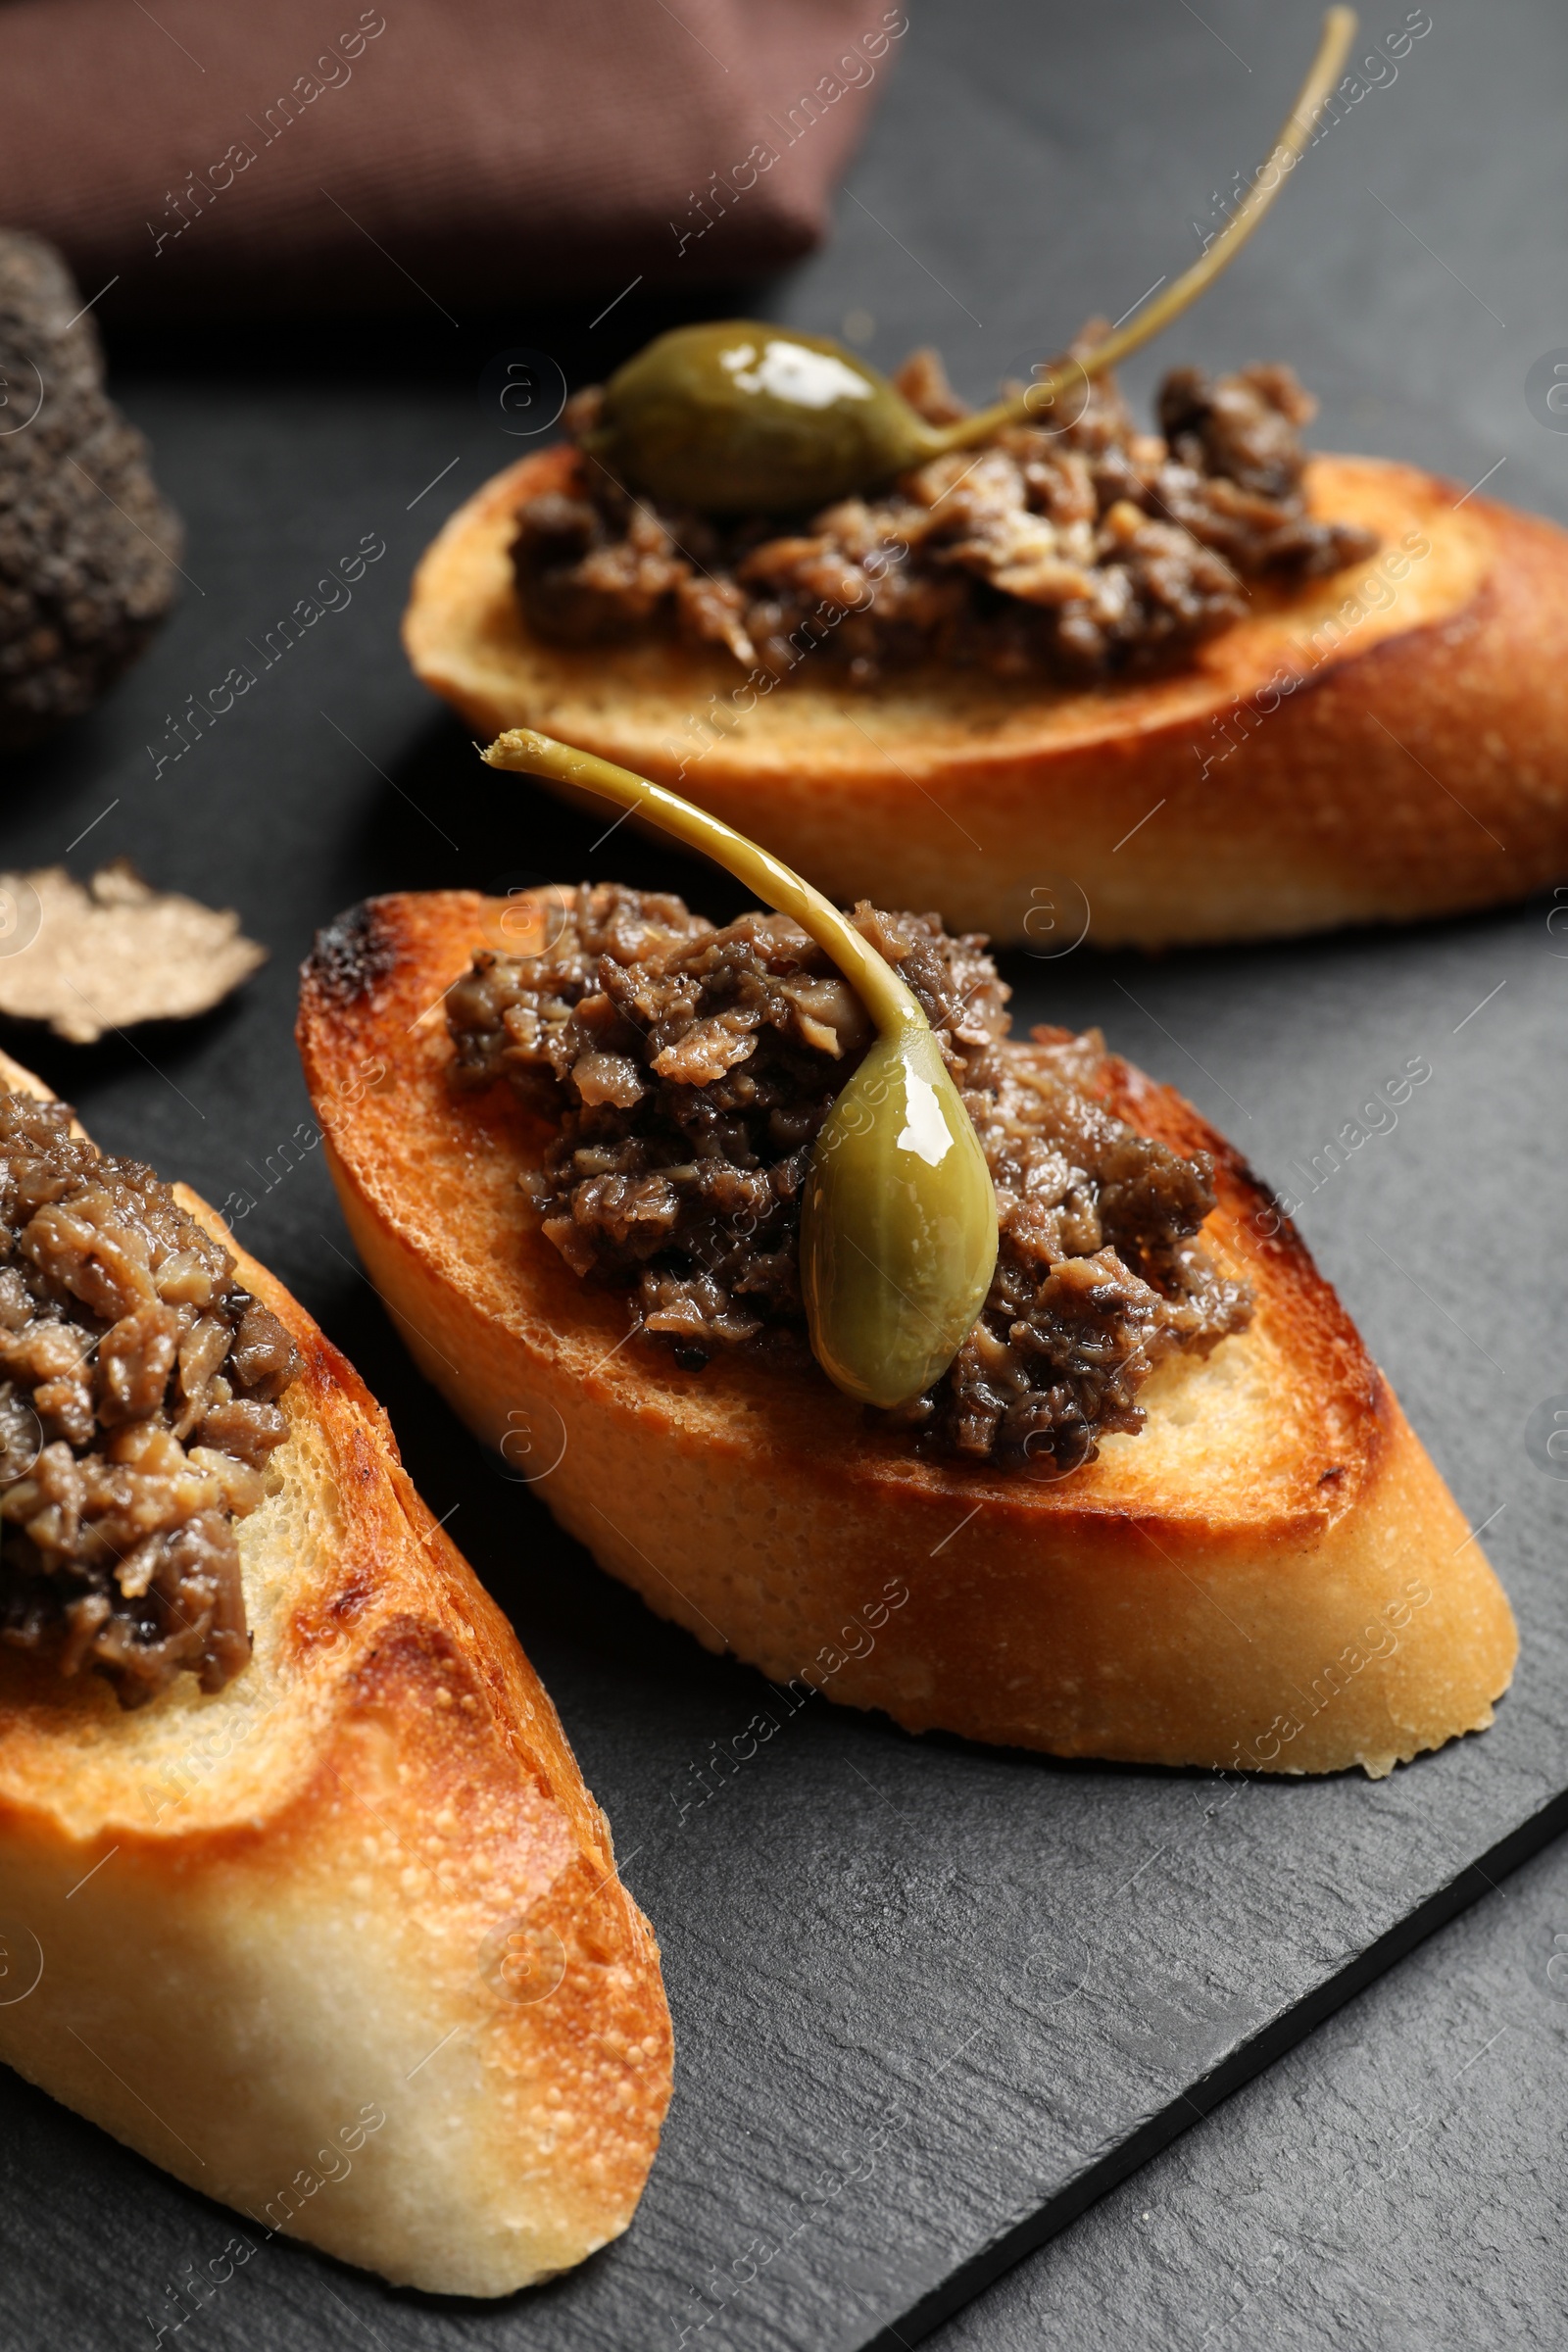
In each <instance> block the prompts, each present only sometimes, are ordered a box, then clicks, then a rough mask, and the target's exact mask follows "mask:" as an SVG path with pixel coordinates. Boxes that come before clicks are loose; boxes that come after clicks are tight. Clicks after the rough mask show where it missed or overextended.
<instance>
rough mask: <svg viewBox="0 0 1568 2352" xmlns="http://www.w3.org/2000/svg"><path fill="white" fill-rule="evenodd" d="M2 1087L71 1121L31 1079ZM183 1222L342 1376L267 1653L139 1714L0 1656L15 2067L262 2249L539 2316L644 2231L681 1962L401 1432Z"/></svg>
mask: <svg viewBox="0 0 1568 2352" xmlns="http://www.w3.org/2000/svg"><path fill="white" fill-rule="evenodd" d="M0 1084H4V1085H6V1086H10V1087H17V1086H21V1085H25V1086H26V1087H27V1088H28V1090H29V1091H31V1092H33V1093H36V1094H38V1095H40V1096H41V1095H44V1094H45V1093H46V1091H47V1090H45V1089H44V1088H42V1087H41V1086H40V1085H39V1084H38V1082H37V1081H36V1080H32V1079H29V1078H28V1077H27V1074H26V1073H25V1072H22V1071H19V1070H18V1069H17V1067H16V1065H15V1064H12V1063H9V1062H3V1060H0ZM175 1191H176V1197H177V1198H178V1199H179V1201H181V1203H182V1204H183V1206H184V1207H185V1208H186V1209H188V1210H189V1211H190V1213H191V1214H192V1215H193V1216H196V1217H198V1218H199V1219H200V1220H201V1222H202V1223H203V1224H204V1225H206V1226H207V1227H208V1229H209V1230H210V1231H211V1232H213V1233H216V1234H217V1235H219V1236H220V1237H221V1239H222V1240H223V1241H224V1242H225V1243H226V1245H227V1247H228V1248H229V1249H230V1250H232V1251H233V1254H234V1257H235V1259H236V1261H237V1264H238V1267H239V1273H240V1279H241V1280H242V1281H243V1282H244V1283H245V1285H246V1286H247V1288H249V1289H250V1290H252V1291H254V1292H255V1293H256V1295H257V1296H258V1297H259V1298H261V1299H265V1300H266V1302H267V1304H268V1305H269V1306H270V1307H271V1308H272V1310H273V1312H274V1313H276V1314H277V1315H278V1316H280V1317H281V1318H282V1320H283V1322H284V1323H285V1324H286V1326H287V1327H288V1330H289V1332H290V1335H291V1336H292V1338H293V1340H294V1342H295V1345H296V1346H297V1347H298V1348H299V1349H300V1351H301V1353H302V1355H303V1357H304V1359H305V1368H304V1370H303V1372H302V1373H301V1375H300V1377H299V1378H298V1379H297V1380H296V1381H295V1382H294V1384H293V1386H292V1387H291V1388H290V1389H289V1390H288V1392H287V1393H286V1395H285V1397H284V1399H283V1405H284V1410H285V1411H286V1412H287V1414H288V1416H289V1420H290V1424H291V1430H290V1435H289V1437H288V1439H287V1440H286V1441H285V1443H284V1445H283V1446H282V1447H281V1448H280V1449H279V1452H278V1454H277V1455H276V1456H275V1457H274V1458H275V1462H276V1465H277V1467H278V1468H279V1469H280V1470H281V1471H282V1473H283V1489H282V1492H281V1493H280V1494H279V1495H275V1496H274V1497H273V1498H272V1499H271V1500H270V1501H269V1502H267V1503H265V1504H264V1505H263V1507H262V1508H261V1510H260V1511H258V1512H257V1513H256V1514H255V1516H254V1517H252V1518H250V1519H247V1520H245V1521H243V1522H242V1523H241V1524H240V1526H239V1528H238V1536H239V1544H240V1551H241V1556H242V1563H243V1573H244V1580H245V1596H246V1605H247V1609H248V1612H249V1617H250V1623H251V1626H252V1629H253V1632H254V1634H255V1642H256V1654H255V1657H254V1660H253V1662H252V1664H251V1665H250V1666H249V1667H248V1668H247V1669H246V1670H245V1672H244V1673H242V1674H240V1675H239V1676H237V1677H236V1678H235V1680H234V1681H233V1682H232V1683H230V1684H229V1686H228V1688H227V1689H226V1690H224V1691H221V1692H220V1693H218V1694H217V1695H216V1696H211V1697H205V1696H203V1695H202V1694H201V1692H200V1691H198V1690H197V1689H196V1686H195V1683H194V1680H193V1678H192V1677H190V1676H182V1677H180V1678H179V1681H178V1683H177V1684H176V1685H175V1686H173V1687H172V1689H171V1690H170V1691H167V1692H166V1693H165V1694H164V1695H163V1696H162V1697H161V1698H159V1699H157V1700H156V1701H155V1702H154V1703H153V1704H152V1705H150V1706H148V1707H146V1708H144V1709H142V1710H141V1711H139V1712H136V1713H133V1714H125V1713H123V1712H122V1711H121V1709H120V1707H119V1706H118V1704H117V1703H116V1700H115V1698H114V1696H113V1695H112V1693H111V1691H110V1690H109V1688H108V1686H107V1684H105V1683H104V1682H102V1681H101V1680H98V1679H89V1678H83V1680H82V1681H80V1682H79V1683H62V1682H60V1681H59V1679H58V1678H56V1677H54V1676H52V1675H51V1674H50V1673H48V1672H47V1671H46V1670H43V1669H41V1668H40V1667H39V1665H38V1663H37V1661H35V1660H34V1659H32V1658H30V1657H27V1656H24V1655H22V1654H20V1653H18V1652H16V1651H8V1650H0V1917H3V1930H4V1940H5V1943H6V1947H7V1954H8V1975H9V1982H10V1983H11V1984H12V1985H16V1984H17V1983H18V1982H19V1978H20V1977H21V1975H22V1974H23V1973H24V1972H25V1971H28V1970H30V1968H31V1965H32V1961H33V1958H34V1955H36V1956H37V1957H38V1959H39V1961H40V1962H41V1976H40V1977H39V1981H38V1983H37V1985H36V1986H35V1987H34V1988H33V1989H32V1990H31V1991H29V1992H27V1993H26V1994H25V1997H22V1998H13V1999H10V2000H9V2001H0V2057H4V2058H5V2059H6V2060H7V2061H8V2062H9V2063H10V2064H11V2065H13V2066H15V2067H17V2068H18V2069H19V2070H20V2072H22V2073H23V2074H25V2075H26V2076H27V2077H29V2079H30V2080H31V2081H33V2082H38V2083H40V2084H42V2086H43V2087H44V2088H45V2089H46V2090H49V2091H51V2092H52V2093H53V2094H54V2095H55V2097H57V2098H60V2099H63V2100H64V2101H65V2102H66V2104H67V2105H68V2106H72V2107H74V2108H76V2109H77V2110H78V2111H79V2112H80V2113H81V2114H83V2115H86V2116H89V2117H91V2118H92V2120H93V2121H94V2122H96V2123H99V2124H102V2125H103V2126H104V2127H105V2128H106V2129H107V2130H108V2131H113V2132H114V2133H115V2134H116V2136H117V2137H119V2138H121V2139H123V2140H125V2141H127V2142H128V2143H129V2144H130V2145H131V2146H132V2147H135V2148H139V2149H140V2150H141V2151H142V2153H143V2154H144V2155H147V2156H149V2157H151V2158H152V2159H153V2161H154V2162H155V2163H158V2164H161V2165H163V2166H164V2167H165V2168H166V2169H167V2170H168V2171H170V2172H172V2173H174V2174H176V2175H177V2176H178V2177H179V2178H180V2179H181V2180H185V2181H187V2182H188V2183H189V2184H190V2185H191V2186H192V2187H193V2188H199V2189H201V2190H202V2191H203V2192H204V2193H205V2194H207V2195H209V2196H212V2197H217V2198H219V2199H221V2201H222V2202H223V2203H225V2204H228V2205H232V2206H234V2207H236V2208H237V2209H239V2210H240V2211H241V2212H244V2213H245V2214H247V2215H248V2216H249V2217H250V2220H251V2222H252V2223H254V2224H255V2227H254V2228H251V2227H247V2229H245V2231H244V2232H243V2235H244V2237H245V2238H246V2239H247V2240H248V2241H249V2242H250V2243H252V2244H258V2243H260V2242H261V2238H262V2236H263V2235H265V2234H270V2232H271V2231H272V2230H273V2229H287V2230H288V2231H289V2232H290V2233H291V2234H295V2235H299V2236H302V2237H306V2238H309V2239H311V2240H312V2241H313V2242H314V2243H315V2244H317V2245H319V2246H323V2247H325V2248H326V2249H327V2250H328V2251H329V2252H330V2253H333V2254H337V2255H339V2256H341V2257H342V2258H343V2259H344V2260H346V2261H349V2262H354V2263H359V2264H363V2265H365V2266H366V2267H368V2268H370V2269H374V2270H378V2271H380V2272H382V2273H384V2275H385V2276H386V2277H387V2278H391V2279H393V2280H394V2281H395V2282H397V2283H399V2284H408V2285H415V2286H420V2287H424V2288H428V2289H431V2290H435V2291H439V2292H443V2293H459V2294H474V2295H495V2294H505V2293H508V2292H510V2291H511V2290H512V2289H513V2288H515V2287H517V2286H521V2285H525V2284H527V2283H529V2282H530V2281H531V2280H533V2279H534V2278H539V2277H541V2276H544V2275H548V2274H549V2273H551V2272H554V2271H558V2270H561V2269H564V2268H565V2267H566V2266H568V2265H570V2264H572V2263H576V2262H580V2261H581V2260H582V2258H583V2257H584V2256H585V2255H586V2254H589V2253H591V2252H592V2251H593V2250H594V2248H595V2247H597V2246H600V2245H602V2244H603V2243H604V2242H605V2241H606V2239H608V2238H611V2237H613V2236H615V2235H616V2234H618V2232H619V2231H620V2230H622V2229H624V2228H625V2227H626V2225H627V2223H628V2221H629V2220H630V2218H631V2215H632V2211H633V2209H634V2207H635V2205H636V2203H637V2199H638V2197H639V2195H640V2193H641V2191H642V2186H643V2182H644V2180H645V2179H646V2177H647V2173H648V2168H649V2166H650V2164H651V2163H652V2160H653V2156H654V2151H655V2148H656V2145H657V2143H658V2138H659V2131H660V2125H661V2122H662V2117H663V2113H664V2109H665V2107H666V2105H667V2104H668V2099H669V2082H670V2029H669V2018H668V2012H667V2010H666V2007H665V2003H664V1996H663V1988H662V1982H661V1978H660V1970H659V1957H658V1949H657V1946H656V1944H655V1942H654V1939H653V1936H652V1934H651V1932H650V1930H649V1928H648V1924H647V1922H646V1921H645V1920H644V1919H643V1917H642V1915H641V1913H640V1912H639V1911H638V1909H637V1907H636V1905H635V1904H634V1903H633V1902H632V1900H631V1898H630V1896H629V1895H628V1894H627V1893H626V1890H625V1888H624V1887H622V1886H621V1884H620V1882H619V1880H618V1878H617V1877H616V1875H615V1868H614V1862H613V1855H612V1851H611V1843H610V1833H609V1829H608V1826H607V1824H606V1822H605V1819H604V1816H603V1814H602V1813H601V1812H600V1811H599V1808H598V1807H597V1806H596V1805H595V1803H594V1801H593V1799H592V1797H591V1796H590V1795H589V1793H588V1791H587V1789H585V1788H584V1787H583V1783H582V1777H581V1774H580V1773H579V1771H578V1769H577V1765H576V1762H575V1760H574V1758H573V1756H572V1754H571V1750H570V1748H569V1747H568V1746H567V1744H566V1740H565V1737H564V1733H563V1731H562V1729H561V1725H560V1722H559V1720H558V1719H557V1716H556V1713H555V1710H554V1708H553V1707H552V1705H551V1703H550V1700H549V1698H548V1696H547V1695H546V1692H545V1691H544V1688H543V1686H542V1685H541V1684H540V1682H539V1679H538V1677H537V1676H536V1675H535V1673H534V1672H533V1669H532V1668H531V1666H530V1665H529V1664H528V1662H527V1660H526V1658H525V1657H524V1656H523V1654H522V1651H521V1650H520V1648H519V1647H518V1645H517V1641H516V1638H515V1634H514V1633H513V1631H512V1628H511V1626H510V1625H509V1624H508V1622H507V1620H506V1619H505V1618H504V1617H503V1616H502V1614H501V1612H500V1610H499V1609H497V1608H496V1606H495V1605H494V1603H493V1602H492V1601H491V1600H490V1599H489V1598H488V1597H487V1595H486V1594H485V1593H484V1592H483V1591H482V1590H481V1588H480V1586H479V1584H478V1582H477V1580H476V1579H475V1577H474V1575H473V1573H472V1571H471V1570H470V1569H469V1567H468V1566H467V1564H466V1561H465V1560H464V1558H463V1557H462V1555H461V1553H460V1552H458V1551H457V1550H456V1548H455V1547H454V1545H453V1544H451V1542H450V1541H449V1540H448V1538H447V1537H446V1535H445V1534H444V1533H443V1532H442V1530H441V1529H440V1528H439V1527H438V1526H437V1525H436V1523H435V1521H434V1520H433V1519H432V1518H431V1516H430V1513H429V1512H428V1511H427V1510H426V1508H425V1506H424V1504H423V1503H422V1502H421V1501H420V1499H419V1497H418V1495H417V1494H416V1493H415V1491H414V1488H413V1486H412V1485H411V1483H410V1481H409V1478H408V1476H407V1473H406V1472H405V1471H404V1469H403V1467H402V1465H401V1462H400V1461H399V1458H398V1450H397V1446H396V1444H395V1442H394V1440H393V1437H392V1433H391V1430H390V1428H389V1426H388V1423H387V1420H386V1416H385V1414H384V1413H383V1412H382V1411H381V1408H380V1407H379V1406H378V1405H377V1404H376V1403H375V1401H374V1399H373V1398H372V1397H370V1396H369V1394H368V1391H367V1390H366V1388H365V1386H364V1384H363V1383H362V1382H361V1381H360V1380H359V1378H358V1377H357V1375H356V1374H355V1373H354V1371H353V1370H352V1368H351V1367H350V1366H349V1365H348V1364H347V1363H346V1362H345V1361H344V1359H343V1357H342V1356H341V1355H339V1354H338V1353H337V1351H336V1349H335V1348H332V1347H331V1345H330V1344H329V1343H328V1342H327V1340H325V1339H324V1338H323V1336H322V1334H321V1333H320V1332H319V1330H318V1328H317V1327H316V1325H315V1324H314V1323H313V1322H312V1321H311V1319H310V1317H309V1316H308V1315H307V1314H306V1313H305V1312H304V1310H303V1308H301V1307H300V1306H299V1305H298V1304H297V1302H296V1301H295V1300H294V1299H291V1298H290V1296H289V1294H288V1293H287V1292H286V1291H285V1290H284V1289H283V1288H282V1286H281V1285H280V1284H279V1283H277V1282H275V1281H274V1280H273V1279H272V1277H271V1276H270V1274H268V1273H267V1271H266V1269H265V1268H264V1267H262V1266H259V1265H258V1264H257V1263H256V1262H255V1260H254V1259H252V1258H250V1257H248V1256H247V1255H246V1254H245V1252H244V1251H243V1250H240V1249H239V1248H238V1247H237V1246H236V1244H235V1243H234V1240H233V1237H232V1236H231V1235H230V1234H229V1233H228V1232H227V1231H226V1229H225V1228H224V1226H223V1224H222V1222H221V1219H220V1218H219V1217H218V1216H217V1215H216V1213H215V1212H214V1211H213V1210H212V1209H211V1208H209V1207H208V1206H207V1205H206V1203H205V1202H203V1201H200V1200H198V1199H197V1197H196V1196H195V1195H194V1194H192V1193H189V1192H187V1191H186V1190H185V1189H184V1188H183V1187H176V1188H175ZM3 1990H4V1987H0V1991H3ZM377 2116H379V2117H380V2119H381V2120H380V2121H379V2122H377V2121H376V2120H375V2118H376V2117H377ZM231 2259H232V2257H231ZM238 2259H240V2260H248V2259H249V2257H248V2256H247V2255H244V2254H243V2253H241V2254H240V2255H239V2257H238Z"/></svg>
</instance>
